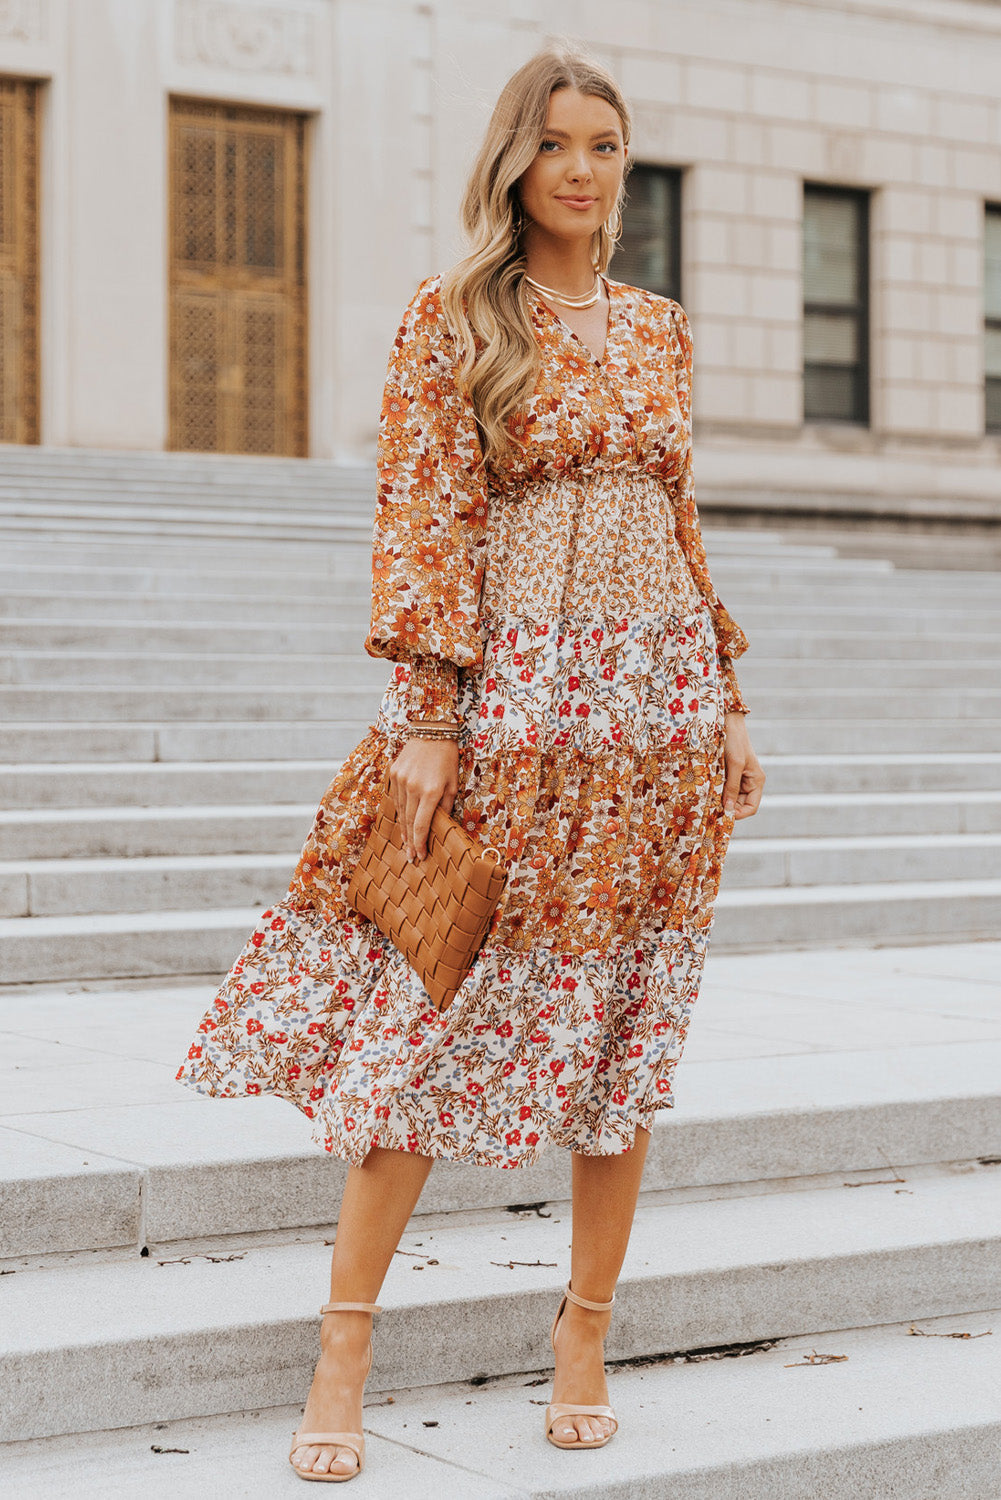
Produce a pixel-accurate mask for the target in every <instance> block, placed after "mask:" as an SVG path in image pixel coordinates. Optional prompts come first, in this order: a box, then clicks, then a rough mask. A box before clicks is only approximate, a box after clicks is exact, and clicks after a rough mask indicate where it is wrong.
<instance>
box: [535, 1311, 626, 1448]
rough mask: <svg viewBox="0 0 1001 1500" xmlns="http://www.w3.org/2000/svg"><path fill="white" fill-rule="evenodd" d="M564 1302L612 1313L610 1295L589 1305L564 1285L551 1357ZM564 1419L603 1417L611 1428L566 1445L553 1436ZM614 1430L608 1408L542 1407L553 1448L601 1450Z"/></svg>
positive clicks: (561, 1404) (566, 1404)
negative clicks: (593, 1436) (595, 1435)
mask: <svg viewBox="0 0 1001 1500" xmlns="http://www.w3.org/2000/svg"><path fill="white" fill-rule="evenodd" d="M568 1300H569V1301H570V1302H576V1304H577V1306H578V1307H589V1308H590V1309H591V1311H592V1312H610V1311H611V1309H612V1304H613V1303H614V1301H615V1294H614V1292H613V1294H612V1301H611V1302H589V1301H588V1300H587V1298H586V1297H578V1295H577V1293H576V1292H572V1291H571V1290H570V1283H569V1281H568V1282H567V1289H566V1291H565V1292H564V1294H563V1300H562V1302H561V1303H560V1305H559V1307H558V1309H557V1311H556V1316H555V1318H554V1319H553V1326H552V1329H551V1331H550V1334H549V1342H550V1343H551V1344H552V1346H553V1353H554V1354H555V1353H556V1328H557V1325H558V1324H559V1321H560V1319H561V1318H562V1316H563V1310H564V1308H565V1307H566V1305H567V1301H568ZM565 1417H607V1418H608V1419H609V1421H610V1422H611V1423H612V1424H613V1425H612V1430H611V1432H610V1433H609V1434H608V1436H607V1437H603V1438H592V1439H590V1440H589V1441H584V1440H583V1439H581V1438H574V1439H573V1441H572V1442H568V1441H567V1440H566V1439H565V1438H558V1437H554V1436H553V1428H554V1426H555V1425H556V1423H557V1422H559V1421H562V1420H563V1419H564V1418H565ZM618 1430H619V1423H618V1419H617V1417H616V1415H615V1413H614V1411H613V1410H612V1408H611V1407H610V1406H580V1405H578V1404H577V1403H576V1402H573V1401H551V1402H550V1403H549V1405H548V1406H547V1407H546V1437H547V1438H548V1439H549V1441H550V1442H551V1443H553V1444H554V1445H555V1446H556V1447H557V1448H604V1446H605V1444H606V1443H607V1442H610V1441H611V1439H612V1438H613V1437H614V1436H615V1434H616V1433H617V1432H618Z"/></svg>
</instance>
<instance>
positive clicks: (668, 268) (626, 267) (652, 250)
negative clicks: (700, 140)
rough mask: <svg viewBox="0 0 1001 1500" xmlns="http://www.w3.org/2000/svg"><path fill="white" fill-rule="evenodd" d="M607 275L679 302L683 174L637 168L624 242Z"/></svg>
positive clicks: (631, 183) (669, 169) (629, 184)
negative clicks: (609, 274)
mask: <svg viewBox="0 0 1001 1500" xmlns="http://www.w3.org/2000/svg"><path fill="white" fill-rule="evenodd" d="M609 271H610V273H611V275H612V276H613V277H614V278H615V280H616V281H623V282H625V283H626V285H627V286H641V287H645V288H646V290H647V291H648V292H657V293H658V294H659V295H660V296H661V297H673V298H674V300H675V301H676V302H680V301H681V173H680V172H679V171H678V170H677V169H676V168H674V167H648V166H643V165H642V164H637V165H636V166H635V167H633V169H632V171H631V172H630V173H629V176H628V177H627V178H626V205H625V208H624V210H623V213H622V238H621V240H620V241H619V244H618V247H617V249H616V251H615V254H614V256H613V257H612V264H611V265H610V266H609Z"/></svg>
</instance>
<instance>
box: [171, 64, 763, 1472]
mask: <svg viewBox="0 0 1001 1500" xmlns="http://www.w3.org/2000/svg"><path fill="white" fill-rule="evenodd" d="M628 142H629V114H628V111H627V108H626V105H625V103H624V101H623V100H622V97H621V95H620V93H619V91H618V88H617V86H616V84H615V82H614V80H613V79H612V78H611V77H610V76H609V75H608V74H607V73H606V72H605V70H604V69H603V68H601V67H600V66H598V65H597V64H595V63H593V62H592V61H590V60H589V59H587V58H586V57H584V56H582V55H580V54H577V53H573V52H561V51H546V52H543V53H540V54H539V55H537V56H536V57H534V58H533V59H532V60H531V61H530V62H528V63H527V64H526V65H525V66H524V67H522V68H520V69H519V70H518V72H517V73H515V74H514V76H513V77H512V78H511V80H510V81H509V83H508V84H507V86H506V87H505V89H504V91H503V93H502V94H501V97H500V99H499V101H498V103H497V106H496V108H495V110H494V114H493V117H492V119H491V122H490V125H489V128H488V131H487V134H486V137H485V140H484V143H483V145H482V148H481V150H480V153H479V155H478V157H477V160H476V163H475V165H474V168H473V171H472V175H471V178H470V182H469V186H468V188H467V192H466V195H465V201H464V207H463V216H464V221H465V226H466V229H467V231H468V233H469V237H470V240H471V244H472V250H471V253H470V254H469V255H468V256H467V257H466V258H465V259H463V260H462V261H461V262H460V263H459V264H458V265H457V266H455V267H453V269H452V270H451V271H450V272H449V273H448V274H447V275H437V276H432V277H429V278H428V279H427V280H425V281H424V282H423V283H422V284H421V286H420V287H419V288H418V290H417V292H416V294H415V295H414V297H413V298H412V299H411V301H410V303H409V305H408V307H407V309H406V312H405V314H404V317H403V321H402V323H401V325H400V328H399V331H398V333H397V335H396V340H395V342H394V345H393V350H392V354H391V357H390V362H389V374H388V380H387V383H386V390H385V398H384V403H383V411H382V421H381V426H380V434H379V496H378V513H377V519H376V526H375V552H374V564H373V572H374V599H373V608H372V623H371V630H370V633H369V636H368V638H367V641H366V649H367V650H368V651H369V653H370V654H372V655H374V656H383V657H389V658H391V659H393V660H394V661H395V662H396V663H397V666H396V669H395V673H394V676H393V680H392V682H391V684H390V686H389V688H388V689H387V692H386V695H385V697H384V699H383V703H382V707H381V710H380V713H379V719H378V723H377V725H376V726H375V727H374V728H373V730H372V731H371V732H370V733H369V734H368V736H367V737H366V738H365V739H364V740H363V741H362V743H361V744H360V745H359V746H358V748H357V749H356V750H355V751H354V753H353V754H352V755H351V756H350V757H349V758H348V760H347V761H346V762H345V763H344V765H343V767H342V769H341V771H340V773H339V774H338V776H337V777H336V779H335V780H334V782H333V784H332V786H331V787H330V789H329V790H328V792H327V794H326V796H325V797H324V799H323V802H322V804H321V806H320V809H319V811H318V813H317V816H316V820H315V823H314V825H313V829H312V832H311V833H310V836H309V838H308V840H307V842H306V845H305V848H304V850H303V854H302V858H301V859H300V862H299V865H298V867H297V870H296V873H295V876H294V878H293V881H292V885H291V887H290V889H289V892H288V894H287V896H286V899H285V900H284V901H283V902H282V903H281V904H280V905H278V906H275V907H274V908H272V909H271V910H269V911H267V912H265V914H264V916H263V917H262V919H261V921H260V923H259V924H258V927H257V929H256V931H255V932H254V933H253V935H252V936H251V938H250V940H249V941H248V943H247V945H246V947H245V949H244V951H243V953H242V954H241V956H240V958H239V959H238V960H237V962H236V964H235V965H234V967H233V969H232V971H231V973H230V975H229V977H228V978H227V980H226V982H225V984H224V985H223V986H222V989H221V990H220V992H219V995H218V996H217V998H216V1000H215V1003H214V1005H213V1007H212V1009H211V1010H210V1011H209V1013H208V1015H207V1016H206V1018H205V1020H204V1021H203V1022H202V1026H201V1028H200V1031H199V1035H198V1038H197V1040H196V1041H195V1043H194V1044H193V1046H192V1048H191V1051H190V1053H189V1056H188V1060H187V1061H186V1063H185V1064H184V1065H183V1067H182V1069H181V1071H180V1073H179V1074H178V1076H179V1078H181V1079H182V1080H183V1081H184V1082H185V1083H187V1084H189V1085H190V1086H192V1087H194V1088H196V1089H199V1090H201V1091H202V1092H206V1093H210V1094H214V1095H237V1094H259V1093H275V1094H279V1095H281V1096H283V1097H285V1098H288V1099H290V1100H292V1101H293V1102H294V1103H296V1104H297V1105H298V1106H299V1107H300V1108H301V1109H303V1110H304V1112H305V1113H306V1115H307V1116H309V1117H310V1119H312V1120H313V1121H314V1133H315V1135H316V1138H317V1139H318V1140H320V1141H322V1143H323V1144H324V1146H325V1147H326V1149H327V1150H328V1151H330V1152H332V1153H334V1154H335V1155H338V1156H341V1157H344V1158H346V1159H347V1160H348V1161H349V1162H350V1164H351V1165H350V1167H349V1171H348V1177H347V1182H346V1185H345V1190H344V1196H343V1201H342V1206H341V1212H340V1217H339V1220H338V1225H337V1238H336V1242H335V1245H334V1251H333V1258H332V1269H331V1281H330V1296H331V1299H332V1301H331V1304H328V1305H327V1307H326V1308H325V1309H324V1312H329V1314H330V1315H329V1316H325V1317H324V1318H323V1321H322V1324H321V1346H322V1352H321V1356H320V1360H319V1363H318V1364H317V1367H316V1375H315V1377H314V1380H313V1385H312V1388H311V1390H310V1393H309V1399H308V1401H307V1404H306V1410H305V1414H304V1420H303V1423H302V1425H301V1428H300V1431H299V1432H298V1433H297V1434H294V1435H293V1448H292V1452H291V1454H290V1458H291V1461H292V1463H293V1467H294V1468H295V1469H296V1471H297V1472H298V1473H299V1474H301V1475H302V1476H303V1477H304V1478H307V1479H322V1480H343V1479H347V1478H350V1477H351V1476H352V1475H354V1474H356V1473H358V1472H359V1471H360V1469H361V1467H362V1464H363V1461H364V1446H363V1440H362V1437H361V1419H362V1389H363V1385H364V1381H365V1376H366V1374H367V1369H368V1365H369V1363H370V1360H371V1345H370V1335H371V1318H372V1313H373V1311H374V1310H376V1309H375V1299H376V1297H377V1296H378V1294H379V1289H380V1287H381V1285H382V1281H383V1278H384V1276H385V1273H386V1270H387V1268H388V1266H389V1263H390V1260H391V1258H392V1256H393V1252H394V1250H395V1248H396V1246H397V1243H398V1241H399V1238H400V1235H401V1234H402V1232H403V1229H404V1227H405V1226H406V1223H407V1221H408V1219H409V1217H410V1214H411V1212H412V1211H413V1209H414V1206H415V1205H416V1203H417V1200H418V1197H419V1195H420V1192H421V1188H422V1187H423V1184H424V1182H425V1180H426V1178H427V1175H428V1172H429V1170H430V1168H431V1163H432V1161H433V1160H434V1159H435V1158H437V1157H447V1158H451V1159H453V1160H458V1161H465V1162H470V1163H476V1164H480V1165H489V1166H502V1167H516V1166H520V1165H524V1164H527V1163H530V1162H533V1161H535V1160H536V1159H537V1157H538V1156H539V1154H540V1153H541V1152H542V1151H543V1149H544V1148H545V1147H546V1146H547V1145H548V1144H549V1143H550V1142H555V1143H556V1144H557V1145H562V1146H564V1147H566V1148H568V1149H569V1150H570V1151H571V1152H572V1153H573V1156H572V1163H573V1171H572V1183H573V1246H572V1252H571V1264H570V1270H571V1278H570V1283H569V1285H568V1291H567V1294H566V1296H565V1297H564V1299H563V1302H562V1303H561V1306H560V1309H559V1312H558V1313H557V1318H556V1322H554V1325H553V1331H552V1341H553V1347H554V1350H555V1356H556V1373H555V1380H554V1391H553V1404H552V1405H551V1406H550V1408H549V1410H548V1411H547V1418H546V1434H547V1436H548V1437H549V1439H550V1441H552V1442H554V1443H556V1444H557V1445H558V1446H561V1447H599V1446H601V1445H603V1444H604V1443H606V1442H607V1441H608V1440H609V1438H610V1437H611V1436H612V1434H613V1433H614V1431H615V1430H616V1425H617V1424H616V1421H615V1417H614V1414H613V1413H612V1410H611V1408H610V1407H609V1406H608V1405H607V1402H608V1391H607V1386H606V1381H605V1370H604V1363H603V1351H602V1342H603V1339H604V1336H605V1333H606V1330H607V1328H608V1326H609V1322H610V1316H609V1314H610V1309H611V1304H612V1300H613V1293H614V1288H615V1283H616V1279H617V1277H618V1274H619V1270H620V1267H621V1265H622V1260H623V1257H624V1255H625V1251H626V1245H627V1242H628V1239H629V1232H630V1227H631V1224H632V1218H633V1211H634V1208H635V1204H636V1198H637V1193H638V1191H639V1186H640V1177H641V1173H642V1170H643V1162H644V1158H645V1155H646V1149H647V1144H648V1142H649V1138H650V1137H649V1129H650V1126H651V1124H652V1121H653V1116H654V1113H655V1112H656V1111H657V1110H658V1109H663V1108H666V1107H669V1106H670V1105H671V1104H672V1102H673V1100H672V1095H671V1079H672V1075H673V1072H674V1069H675V1066H676V1064H677V1062H678V1060H679V1058H680V1056H681V1052H682V1048H683V1045H684V1040H685V1035H686V1031H687V1028H688V1022H689V1017H690V1013H691V1009H692V1005H693V1003H694V1000H695V998H696V995H697V992H698V987H699V978H700V975H701V971H702V964H703V959H704V955H705V949H706V942H707V939H708V934H709V928H710V924H711V921H712V911H713V903H714V900H715V897H716V892H717V888H718V884H719V876H720V867H721V862H722V859H723V856H724V853H725V850H726V847H727V842H728V839H729V835H730V833H731V831H732V828H733V820H734V819H735V818H743V817H748V816H750V815H751V814H753V813H754V812H755V811H756V810H757V807H758V803H759V801H760V797H761V791H762V787H763V784H764V776H763V773H762V771H761V768H760V766H759V764H758V761H757V759H756V757H755V755H754V752H753V751H752V749H751V745H750V741H749V739H748V735H747V731H746V728H745V725H744V717H743V715H744V713H745V712H746V707H745V705H744V703H743V702H742V700H741V697H740V692H739V689H738V686H737V681H736V678H735V675H734V671H733V666H732V658H733V657H735V656H737V655H739V654H740V653H741V652H742V651H743V650H744V649H745V647H746V644H747V642H746V640H745V638H744V636H743V634H742V632H741V631H740V629H739V627H738V626H737V625H735V624H734V622H733V621H732V620H731V618H730V616H729V615H728V614H727V612H726V610H725V609H724V608H723V606H722V604H721V603H720V602H719V599H718V598H717V596H716V594H715V592H714V590H713V586H712V582H711V580H710V577H709V573H708V571H707V568H706V560H705V553H704V551H703V546H702V540H701V536H700V533H699V525H698V517H697V513H696V508H695V500H694V494H693V484H692V460H691V420H690V415H691V374H692V339H691V332H690V328H689V324H688V319H687V317H686V315H685V313H684V311H683V310H682V308H681V307H680V305H679V304H678V303H677V302H674V301H672V300H670V299H668V298H664V297H659V296H656V295H654V294H652V293H649V292H645V291H642V290H639V289H637V288H635V287H629V286H625V285H623V284H621V283H619V282H617V281H613V280H611V279H610V278H609V277H607V276H606V275H604V274H603V272H604V269H605V267H606V266H607V265H608V262H609V259H610V257H611V254H612V251H613V249H614V244H615V236H616V234H617V233H618V230H619V227H620V224H621V218H620V203H621V201H622V198H623V183H624V178H625V168H626V156H627V151H628ZM387 771H388V772H389V776H390V785H391V790H392V793H393V796H394V799H395V802H396V807H397V813H398V816H399V818H400V820H401V822H402V827H403V830H404V844H405V848H406V850H407V854H408V857H410V858H412V859H418V860H419V859H422V858H423V857H424V855H425V853H426V839H427V833H428V828H429V825H430V821H431V817H432V813H433V811H434V809H435V808H436V807H438V806H441V807H443V808H445V809H446V810H447V811H452V812H453V815H454V816H457V817H458V818H459V819H460V820H461V822H462V823H463V824H464V825H465V827H466V828H467V829H469V831H470V832H471V833H473V834H474V835H476V836H477V837H479V838H481V839H482V840H483V841H484V842H485V843H488V844H493V845H495V846H497V847H498V848H499V849H501V850H503V851H504V854H505V858H506V861H507V864H508V869H509V878H508V883H507V887H506V891H505V895H504V898H503V899H502V903H501V906H500V907H499V908H498V911H497V913H496V915H495V918H494V921H493V924H492V926H491V929H490V932H489V934H488V937H487V941H486V944H485V946H484V948H483V949H482V950H481V952H480V954H479V955H478V957H477V960H476V963H475V965H474V967H473V969H472V971H471V973H470V975H469V977H468V979H467V981H466V983H465V984H464V985H463V987H462V989H461V990H460V992H459V994H458V995H457V997H456V999H455V1001H454V1002H453V1004H452V1006H451V1007H450V1008H449V1009H448V1010H446V1011H444V1012H442V1013H439V1012H437V1011H436V1010H435V1009H434V1008H433V1006H431V1005H430V1003H429V1001H428V997H427V995H426V994H425V992H424V991H423V989H422V987H421V985H420V982H419V981H418V979H417V977H416V975H415V974H414V972H413V971H412V970H411V969H410V968H409V967H408V965H407V964H406V962H405V961H404V960H403V959H402V957H401V956H400V955H399V954H398V953H396V952H395V950H394V949H393V948H392V946H391V944H389V943H388V942H387V941H384V940H383V939H382V937H381V936H380V934H379V933H378V931H377V930H376V929H375V928H374V927H373V926H371V925H370V924H368V923H367V922H365V921H363V920H362V919H361V918H359V917H357V916H356V915H355V914H354V913H353V912H352V911H351V909H350V907H349V906H348V905H347V902H346V899H345V891H346V887H347V884H348V880H349V878H350V875H351V871H352V869H353V866H354V863H355V861H356V860H357V858H358V855H359V852H360V850H361V847H362V844H363V842H364V839H365V837H366V835H367V832H368V830H369V827H370V825H371V820H372V817H373V814H374V812H375V809H376V806H377V804H378V801H379V798H380V795H381V791H382V786H383V783H384V780H385V777H386V774H387ZM571 1287H572V1291H571V1290H570V1288H571Z"/></svg>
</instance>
